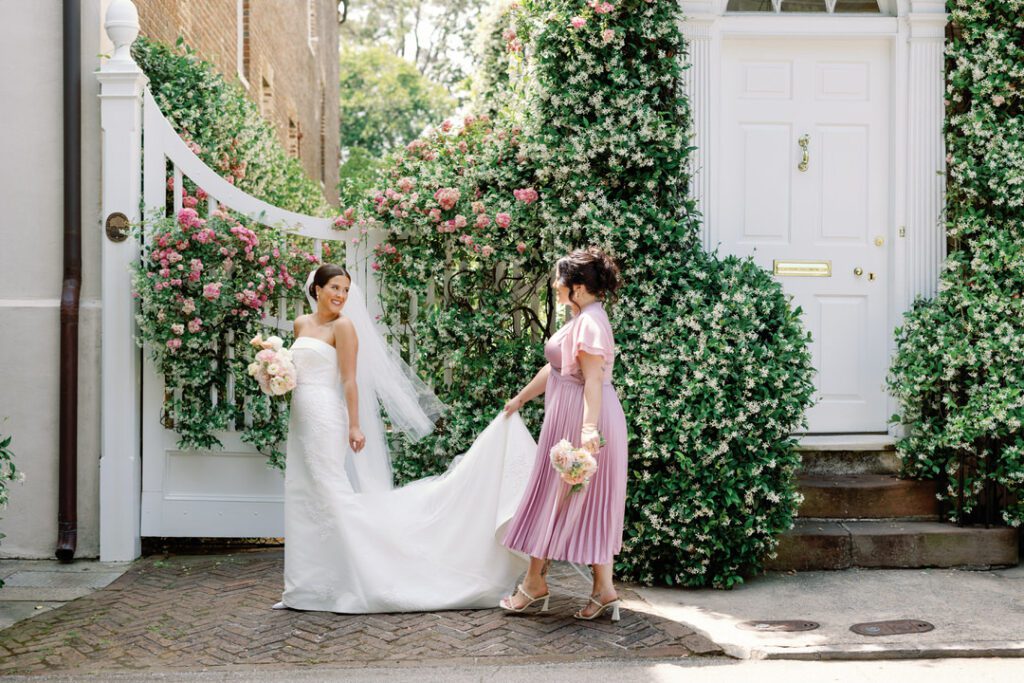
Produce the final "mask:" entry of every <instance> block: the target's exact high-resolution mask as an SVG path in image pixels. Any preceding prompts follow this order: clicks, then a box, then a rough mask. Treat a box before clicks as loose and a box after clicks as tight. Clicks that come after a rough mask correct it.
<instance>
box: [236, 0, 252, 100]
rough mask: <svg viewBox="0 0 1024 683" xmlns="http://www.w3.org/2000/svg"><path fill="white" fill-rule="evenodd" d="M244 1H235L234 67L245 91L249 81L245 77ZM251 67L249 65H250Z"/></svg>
mask: <svg viewBox="0 0 1024 683" xmlns="http://www.w3.org/2000/svg"><path fill="white" fill-rule="evenodd" d="M244 17H245V0H235V26H236V27H237V31H236V34H235V67H236V69H237V71H238V80H239V81H241V82H242V85H243V86H245V89H246V90H248V89H249V79H248V78H246V75H245V27H244V26H243V22H244ZM250 66H251V65H250Z"/></svg>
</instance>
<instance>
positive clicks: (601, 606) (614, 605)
mask: <svg viewBox="0 0 1024 683" xmlns="http://www.w3.org/2000/svg"><path fill="white" fill-rule="evenodd" d="M590 602H592V603H594V604H595V605H597V608H598V609H597V611H596V612H594V613H593V614H591V615H590V616H585V615H584V614H583V610H582V609H581V610H579V611H577V612H576V613H575V614H573V616H574V617H576V618H577V619H582V620H583V621H593V620H594V619H597V618H598V617H599V616H601V615H602V614H604V611H605V610H606V609H610V610H611V615H612V621H618V620H619V606H620V605H621V604H622V600H620V599H619V598H615V599H614V600H609V601H608V602H601V601H599V600H598V599H597V598H595V597H593V596H591V597H590Z"/></svg>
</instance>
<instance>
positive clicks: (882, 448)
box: [797, 434, 900, 474]
mask: <svg viewBox="0 0 1024 683" xmlns="http://www.w3.org/2000/svg"><path fill="white" fill-rule="evenodd" d="M797 450H798V451H799V452H800V455H801V458H802V460H803V464H802V466H801V471H802V472H803V473H804V474H896V473H897V472H899V469H900V460H899V458H898V457H897V456H896V441H895V439H893V438H892V437H891V436H889V435H888V434H831V435H824V436H821V435H815V436H803V437H800V438H799V439H798V441H797Z"/></svg>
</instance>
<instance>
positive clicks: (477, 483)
mask: <svg viewBox="0 0 1024 683" xmlns="http://www.w3.org/2000/svg"><path fill="white" fill-rule="evenodd" d="M291 348H292V353H293V359H294V362H295V366H296V370H297V381H298V385H297V387H296V388H295V390H294V391H293V393H292V399H291V422H290V424H289V430H288V442H287V465H286V470H285V568H284V582H285V589H284V595H283V598H282V602H283V604H284V606H286V607H290V608H294V609H300V610H323V611H330V612H345V613H371V612H407V611H428V610H443V609H461V608H481V607H494V606H495V605H497V603H498V600H499V599H500V598H501V597H502V596H503V595H505V594H507V593H509V592H511V590H512V589H513V588H514V585H515V581H516V579H517V578H518V577H519V576H520V575H521V574H522V573H523V571H524V570H525V569H526V564H527V560H526V558H525V557H523V556H521V555H518V554H515V553H513V552H511V551H509V550H508V549H506V548H505V547H504V546H502V544H501V539H502V536H503V532H504V527H505V526H506V524H507V523H508V521H509V520H510V519H511V518H512V515H513V514H514V513H515V510H516V506H517V505H518V503H519V500H520V498H521V497H522V494H523V491H524V490H525V488H526V484H527V481H528V479H529V476H530V470H531V467H532V465H533V456H534V453H535V451H536V443H535V442H534V440H533V438H532V436H531V435H530V433H529V431H528V430H527V429H526V425H524V424H523V422H522V419H521V418H520V417H519V415H518V414H516V415H513V416H512V417H510V418H506V417H505V416H504V414H499V415H498V416H497V417H496V418H495V419H494V420H493V421H492V422H491V423H490V425H488V426H487V428H486V429H484V431H483V432H482V433H481V434H480V435H479V436H478V437H477V439H476V441H474V442H473V444H472V446H470V448H469V450H468V451H467V452H466V453H465V454H463V455H461V456H459V458H457V459H456V461H455V462H453V464H452V465H451V466H450V467H449V468H448V471H447V472H445V473H444V474H442V475H439V476H436V477H428V478H425V479H420V480H418V481H415V482H412V483H411V484H408V485H407V486H403V487H401V488H398V489H392V490H371V491H362V492H360V491H359V486H358V482H359V476H360V474H359V470H360V464H361V463H360V460H359V459H360V456H361V455H364V454H365V451H364V452H363V453H353V452H352V451H351V449H350V448H349V447H348V445H347V442H348V417H347V416H348V412H347V410H346V406H345V399H344V393H343V391H342V388H341V384H340V381H339V373H338V364H337V354H336V351H335V349H334V347H333V346H331V345H330V344H328V343H327V342H324V341H320V340H318V339H314V338H311V337H300V338H298V339H297V340H296V341H295V343H294V344H293V345H292V347H291ZM361 412H362V411H361ZM361 422H363V420H361ZM361 426H362V425H361ZM366 436H367V440H368V441H369V440H371V439H373V438H383V435H377V434H372V435H371V434H369V433H368V434H367V435H366Z"/></svg>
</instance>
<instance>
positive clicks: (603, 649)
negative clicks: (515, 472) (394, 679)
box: [0, 549, 719, 678]
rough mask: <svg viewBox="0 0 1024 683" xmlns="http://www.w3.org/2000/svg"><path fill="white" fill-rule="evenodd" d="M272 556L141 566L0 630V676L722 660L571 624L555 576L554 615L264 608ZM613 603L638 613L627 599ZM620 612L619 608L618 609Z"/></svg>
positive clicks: (575, 584)
mask: <svg viewBox="0 0 1024 683" xmlns="http://www.w3.org/2000/svg"><path fill="white" fill-rule="evenodd" d="M283 557H284V556H283V551H282V550H280V549H269V550H267V549H263V550H258V551H252V552H234V553H231V554H222V555H179V556H173V555H172V556H169V557H164V556H152V557H148V558H145V559H143V560H141V561H139V562H138V563H136V564H135V566H133V567H132V568H131V569H130V570H129V571H128V572H126V573H125V574H124V575H122V576H121V577H120V578H118V579H116V580H115V581H113V583H111V584H110V585H108V586H106V587H105V588H101V589H99V590H97V591H95V592H93V593H90V594H88V595H86V596H84V597H81V598H79V599H77V600H75V601H73V602H70V603H68V604H66V605H64V606H62V607H58V608H56V609H53V610H51V611H48V612H45V613H42V614H39V615H37V616H35V617H34V618H31V619H28V620H25V621H21V622H19V623H17V624H15V625H14V626H12V627H10V628H8V629H6V630H3V631H0V674H44V673H45V674H60V673H66V674H72V672H73V676H74V678H78V677H80V676H81V675H84V674H87V673H100V672H106V673H116V672H125V673H134V674H140V673H142V672H157V671H161V672H175V671H178V672H183V673H184V672H186V671H201V670H203V669H210V668H217V669H221V670H225V671H232V670H237V669H238V667H246V668H248V670H249V671H250V672H251V671H252V669H251V667H256V666H258V667H259V670H260V671H266V672H268V675H270V673H272V672H273V671H281V670H282V669H283V668H288V667H295V666H302V667H309V666H316V667H317V668H318V669H320V668H322V667H325V666H326V667H339V666H341V667H368V666H379V665H400V666H414V665H425V664H428V665H444V666H455V665H459V664H465V665H474V664H482V663H483V664H492V665H511V664H542V663H543V664H548V663H557V662H567V661H580V660H591V659H600V658H626V659H635V658H666V657H668V658H673V659H677V658H685V657H690V656H692V655H694V654H714V653H719V651H718V649H717V648H716V647H715V646H714V645H712V644H711V643H710V642H709V641H707V640H706V639H704V638H703V637H701V636H698V635H695V634H694V633H693V631H692V630H690V629H688V628H686V627H684V626H681V625H679V624H677V623H675V622H673V621H670V620H668V619H664V618H661V617H658V616H655V615H651V614H648V613H644V612H641V611H637V610H633V609H626V611H625V612H624V613H623V618H622V621H621V622H619V623H618V624H611V623H610V622H609V621H607V620H602V621H597V622H580V621H577V620H575V619H573V618H572V617H571V613H572V611H573V610H574V609H575V608H576V607H578V606H579V605H581V604H582V603H583V601H584V598H583V596H585V595H586V592H587V589H588V585H587V583H586V582H585V581H584V580H583V579H582V577H580V576H579V575H578V574H576V573H575V571H574V570H572V568H571V567H568V566H560V567H558V568H557V569H556V570H555V571H554V574H553V576H552V581H551V584H552V593H553V595H554V596H557V597H555V599H553V600H552V603H551V612H550V613H549V614H546V615H543V616H538V617H519V616H511V617H510V616H508V615H506V614H504V613H503V612H501V611H499V610H497V609H494V610H469V611H453V612H438V613H421V614H387V615H336V614H329V613H320V612H296V611H290V610H289V611H275V610H271V609H270V605H272V604H273V603H274V602H275V601H276V600H278V599H279V597H280V592H281V587H282V564H283ZM623 597H624V598H627V599H628V600H632V604H635V605H637V606H638V607H639V606H642V603H640V602H639V601H637V599H636V596H635V595H632V594H631V593H629V592H626V591H624V592H623ZM627 607H629V603H627Z"/></svg>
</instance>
